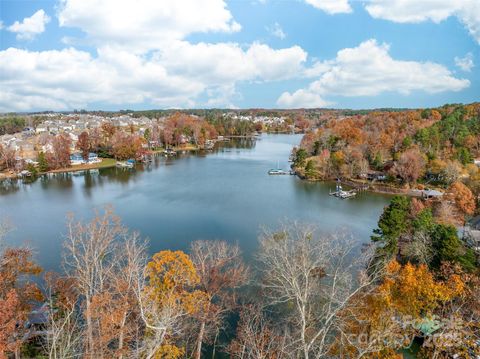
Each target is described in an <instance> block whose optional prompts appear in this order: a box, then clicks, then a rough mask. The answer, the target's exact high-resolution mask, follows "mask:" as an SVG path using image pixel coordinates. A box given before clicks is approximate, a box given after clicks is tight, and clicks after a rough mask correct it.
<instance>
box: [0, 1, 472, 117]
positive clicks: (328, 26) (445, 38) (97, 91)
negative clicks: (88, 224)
mask: <svg viewBox="0 0 480 359" xmlns="http://www.w3.org/2000/svg"><path fill="white" fill-rule="evenodd" d="M0 45H1V46H0V111H1V112H6V111H38V110H72V109H91V110H93V109H104V110H118V109H126V108H128V109H151V108H193V107H196V108H200V107H202V108H211V107H232V108H250V107H264V108H299V107H332V108H375V107H430V106H438V105H441V104H444V103H453V102H473V101H479V100H480V51H479V50H480V0H455V1H452V0H420V1H419V0H365V1H354V0H234V1H228V0H21V1H20V0H0Z"/></svg>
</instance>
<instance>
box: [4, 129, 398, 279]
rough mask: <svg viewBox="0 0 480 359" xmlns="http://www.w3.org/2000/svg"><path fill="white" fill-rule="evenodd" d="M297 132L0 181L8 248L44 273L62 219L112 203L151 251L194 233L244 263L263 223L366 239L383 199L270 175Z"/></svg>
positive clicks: (54, 264)
mask: <svg viewBox="0 0 480 359" xmlns="http://www.w3.org/2000/svg"><path fill="white" fill-rule="evenodd" d="M300 140H301V136H300V135H263V136H262V137H261V138H260V140H258V141H252V140H238V141H232V142H231V143H229V144H225V145H222V146H221V147H220V148H218V149H216V150H215V151H214V152H213V153H208V154H201V153H199V154H184V155H180V156H178V157H177V158H174V159H166V158H164V157H157V158H156V159H155V162H154V163H152V164H151V165H149V166H145V167H143V166H142V165H139V166H138V168H137V169H136V170H124V169H117V168H111V169H103V170H100V171H98V172H96V173H95V172H94V173H87V174H77V175H72V174H59V175H55V176H50V178H40V179H38V180H36V181H35V182H34V183H30V184H22V183H17V184H14V185H11V184H10V185H7V183H4V184H3V185H0V218H4V217H6V218H8V219H9V221H10V222H12V223H13V225H14V226H15V227H16V228H15V230H14V231H13V232H12V233H11V234H10V235H9V236H8V238H9V242H10V243H12V244H23V243H28V244H29V245H30V246H32V247H33V248H34V249H35V251H36V257H37V260H38V261H39V262H40V264H41V265H43V266H44V268H46V269H47V270H51V269H57V268H58V266H59V264H60V260H61V259H60V258H61V256H60V253H61V251H62V241H63V234H64V233H65V218H66V214H67V212H73V213H75V215H76V216H77V217H79V218H83V219H90V218H91V217H92V210H93V209H95V208H102V206H105V205H108V204H111V205H113V207H114V209H115V212H116V213H117V214H118V215H119V216H121V218H122V219H123V222H124V224H125V225H127V226H128V227H129V228H131V229H134V230H137V231H139V232H141V234H142V235H143V236H144V237H148V238H149V239H150V248H151V252H152V253H155V252H157V251H159V250H162V249H167V248H168V249H183V250H185V249H187V248H188V246H189V243H190V242H191V241H194V240H196V239H224V240H227V241H230V242H238V243H239V245H240V246H241V248H242V249H243V251H244V253H245V255H246V257H247V259H248V258H252V255H253V254H254V252H255V250H256V248H257V237H258V234H259V233H260V231H261V228H262V226H268V227H275V226H277V225H278V224H279V222H280V221H282V220H287V219H288V220H299V221H301V222H308V223H311V224H313V225H315V226H316V227H317V228H319V230H321V231H325V232H328V231H333V230H335V229H338V228H341V229H347V230H349V231H350V232H351V233H352V234H353V235H354V236H355V238H356V239H355V240H357V241H358V242H359V243H365V242H368V241H369V238H370V237H369V236H370V234H371V232H372V229H373V228H375V227H376V223H377V221H378V217H379V215H380V214H381V212H382V210H383V207H384V206H385V205H386V204H387V203H388V201H389V197H388V196H384V195H378V194H371V193H364V194H361V195H359V196H357V198H353V199H349V200H340V199H337V198H335V197H332V196H329V195H328V192H329V190H332V189H334V184H326V183H309V182H305V181H301V180H299V179H298V178H296V177H295V176H288V175H287V176H268V175H267V171H268V170H269V169H270V168H275V167H277V162H278V163H279V165H280V167H282V168H284V169H287V168H288V166H289V164H288V162H287V159H288V157H289V154H290V151H291V149H292V147H293V146H295V145H298V143H299V142H300Z"/></svg>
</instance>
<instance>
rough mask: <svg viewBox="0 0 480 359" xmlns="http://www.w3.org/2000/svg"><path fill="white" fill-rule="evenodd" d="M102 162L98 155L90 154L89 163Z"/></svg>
mask: <svg viewBox="0 0 480 359" xmlns="http://www.w3.org/2000/svg"><path fill="white" fill-rule="evenodd" d="M99 162H102V160H101V159H100V158H98V155H97V154H96V153H93V152H90V153H89V154H88V163H99Z"/></svg>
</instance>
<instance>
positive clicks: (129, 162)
mask: <svg viewBox="0 0 480 359" xmlns="http://www.w3.org/2000/svg"><path fill="white" fill-rule="evenodd" d="M116 166H117V167H119V168H133V167H134V166H135V160H132V159H130V160H126V161H125V162H123V161H119V162H117V163H116Z"/></svg>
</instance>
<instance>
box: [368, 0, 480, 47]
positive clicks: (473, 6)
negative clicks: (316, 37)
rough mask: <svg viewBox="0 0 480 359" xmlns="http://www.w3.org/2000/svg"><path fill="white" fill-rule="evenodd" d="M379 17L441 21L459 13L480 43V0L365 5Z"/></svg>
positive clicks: (376, 0) (380, 0)
mask: <svg viewBox="0 0 480 359" xmlns="http://www.w3.org/2000/svg"><path fill="white" fill-rule="evenodd" d="M365 8H366V10H367V11H368V13H369V14H370V15H371V16H372V17H374V18H377V19H384V20H390V21H394V22H398V23H419V22H423V21H428V20H430V21H433V22H435V23H439V22H441V21H443V20H445V19H447V18H448V17H450V16H456V17H458V19H459V20H460V22H462V23H463V24H464V26H465V27H466V28H467V30H468V32H469V33H470V35H471V36H472V37H473V38H474V39H475V40H476V41H477V42H478V43H479V44H480V1H478V0H429V1H418V0H370V1H369V3H368V4H367V5H366V6H365Z"/></svg>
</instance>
